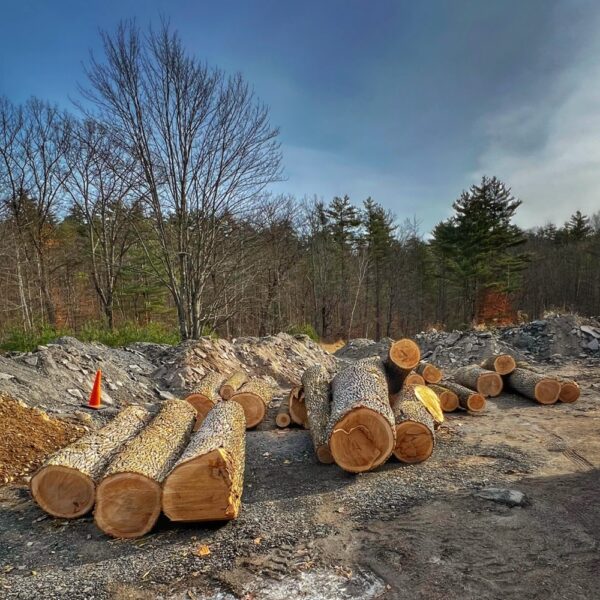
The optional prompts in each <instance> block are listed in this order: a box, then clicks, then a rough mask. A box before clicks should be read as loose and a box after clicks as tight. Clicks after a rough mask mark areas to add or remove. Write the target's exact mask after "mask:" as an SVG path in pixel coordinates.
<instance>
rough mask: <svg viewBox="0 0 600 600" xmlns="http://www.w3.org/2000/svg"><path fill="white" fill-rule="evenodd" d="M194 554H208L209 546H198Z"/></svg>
mask: <svg viewBox="0 0 600 600" xmlns="http://www.w3.org/2000/svg"><path fill="white" fill-rule="evenodd" d="M194 554H196V556H208V555H209V554H210V548H209V547H208V546H205V545H201V546H198V547H197V548H196V552H195V553H194Z"/></svg>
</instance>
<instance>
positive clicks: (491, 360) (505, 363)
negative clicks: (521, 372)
mask: <svg viewBox="0 0 600 600" xmlns="http://www.w3.org/2000/svg"><path fill="white" fill-rule="evenodd" d="M481 367H482V368H483V369H488V370H489V371H496V373H499V374H500V375H508V374H509V373H512V372H513V371H514V370H515V369H516V368H517V363H516V362H515V359H514V358H513V357H512V356H511V355H510V354H493V355H492V356H488V358H486V359H485V360H484V361H483V362H482V363H481Z"/></svg>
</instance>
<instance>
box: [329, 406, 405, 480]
mask: <svg viewBox="0 0 600 600" xmlns="http://www.w3.org/2000/svg"><path fill="white" fill-rule="evenodd" d="M329 448H330V450H331V455H332V456H333V459H334V460H335V462H336V463H337V464H338V465H339V466H340V467H341V468H342V469H344V470H346V471H350V472H352V473H361V472H363V471H369V470H371V469H375V468H376V467H378V466H379V465H381V464H382V463H384V462H385V461H386V460H387V459H388V458H389V456H390V454H391V453H392V451H393V449H394V431H393V429H392V426H391V425H390V423H389V422H388V420H387V419H386V418H385V417H384V416H382V415H381V414H379V413H378V412H376V411H374V410H371V409H370V408H365V407H359V408H355V409H353V410H351V411H350V412H349V413H347V414H346V415H345V416H344V417H343V418H342V419H341V420H340V421H338V422H337V423H336V425H335V428H334V430H333V432H332V434H331V438H330V441H329Z"/></svg>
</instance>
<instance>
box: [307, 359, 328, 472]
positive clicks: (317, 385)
mask: <svg viewBox="0 0 600 600" xmlns="http://www.w3.org/2000/svg"><path fill="white" fill-rule="evenodd" d="M302 388H303V389H304V404H305V406H306V415H307V422H308V428H309V429H310V435H311V437H312V440H313V446H314V448H315V454H316V455H317V458H318V459H319V461H320V462H322V463H324V464H331V463H332V462H333V456H331V451H330V450H329V444H328V443H327V423H328V422H329V415H330V413H331V397H330V396H331V391H330V385H329V372H328V371H327V369H325V368H324V367H322V366H321V365H315V366H312V367H309V368H308V369H306V371H304V374H303V375H302Z"/></svg>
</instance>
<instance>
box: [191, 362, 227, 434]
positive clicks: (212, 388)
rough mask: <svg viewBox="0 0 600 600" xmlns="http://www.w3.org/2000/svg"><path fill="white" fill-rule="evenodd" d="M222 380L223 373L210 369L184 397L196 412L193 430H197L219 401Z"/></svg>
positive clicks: (223, 379) (223, 377)
mask: <svg viewBox="0 0 600 600" xmlns="http://www.w3.org/2000/svg"><path fill="white" fill-rule="evenodd" d="M224 382H225V376H224V375H221V373H216V372H214V371H212V372H210V373H207V374H206V375H205V376H204V379H202V381H201V382H200V383H199V384H198V385H197V386H196V387H195V388H194V389H193V390H192V393H191V394H189V395H188V396H187V397H186V401H187V402H189V403H190V404H191V405H192V406H193V407H194V408H195V409H196V413H197V417H196V423H194V431H198V429H199V428H200V425H202V421H204V418H205V417H206V415H207V414H208V413H209V411H210V410H211V409H212V407H213V406H214V405H215V404H216V403H217V402H220V401H221V396H220V394H219V392H220V391H221V386H222V385H223V383H224Z"/></svg>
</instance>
